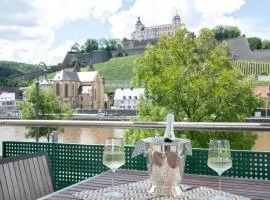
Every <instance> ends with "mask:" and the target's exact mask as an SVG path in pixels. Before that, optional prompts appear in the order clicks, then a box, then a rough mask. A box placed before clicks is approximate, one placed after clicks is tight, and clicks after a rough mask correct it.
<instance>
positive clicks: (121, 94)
mask: <svg viewBox="0 0 270 200" xmlns="http://www.w3.org/2000/svg"><path fill="white" fill-rule="evenodd" d="M143 97H144V88H126V89H124V88H120V89H116V90H115V93H114V99H113V100H114V106H113V107H112V108H113V109H131V110H137V109H138V104H139V102H140V98H143Z"/></svg>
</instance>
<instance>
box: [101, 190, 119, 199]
mask: <svg viewBox="0 0 270 200" xmlns="http://www.w3.org/2000/svg"><path fill="white" fill-rule="evenodd" d="M103 196H104V197H113V198H118V197H122V196H123V194H122V193H120V192H116V191H109V192H104V193H103Z"/></svg>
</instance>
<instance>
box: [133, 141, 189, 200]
mask: <svg viewBox="0 0 270 200" xmlns="http://www.w3.org/2000/svg"><path fill="white" fill-rule="evenodd" d="M143 149H145V151H144V154H145V155H146V156H147V160H148V171H149V178H150V182H151V186H150V188H149V192H150V193H152V194H156V195H172V196H178V195H180V194H181V193H182V189H181V186H180V183H181V182H182V179H183V176H184V170H185V161H186V155H191V154H192V148H191V143H190V140H188V139H179V138H176V139H175V140H174V141H173V142H164V138H163V137H160V138H146V139H143V140H140V141H139V142H138V143H137V144H136V146H135V149H134V152H135V153H134V152H133V153H134V155H135V154H136V155H138V154H140V152H141V151H142V150H143ZM136 155H135V156H136Z"/></svg>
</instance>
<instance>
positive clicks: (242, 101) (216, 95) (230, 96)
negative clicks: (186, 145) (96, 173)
mask: <svg viewBox="0 0 270 200" xmlns="http://www.w3.org/2000/svg"><path fill="white" fill-rule="evenodd" d="M228 58H229V52H228V48H227V46H226V44H225V43H219V44H218V43H217V41H216V40H215V37H214V33H213V32H212V31H211V30H209V29H202V30H201V31H200V34H199V36H198V37H197V38H196V37H195V36H194V34H193V33H191V32H189V31H188V30H186V29H180V30H178V31H177V32H176V34H175V36H174V37H172V38H169V37H167V36H162V37H161V39H160V40H159V42H158V44H157V46H155V47H154V46H148V47H147V50H146V52H145V53H144V56H142V57H140V58H139V59H138V61H137V63H136V70H135V83H136V84H137V85H139V86H141V87H145V90H146V97H147V101H146V102H144V103H142V105H141V106H140V107H139V113H140V117H141V120H147V121H154V120H162V121H164V119H165V116H166V115H164V113H168V112H173V113H174V115H175V119H176V120H177V121H191V122H206V121H207V122H209V121H212V122H223V121H225V122H239V121H243V120H244V119H245V118H246V117H247V116H250V114H251V113H252V111H253V110H254V109H255V108H256V107H257V106H258V105H259V104H260V103H261V100H260V98H259V97H257V96H253V94H252V89H251V82H250V80H247V79H245V80H243V79H241V75H240V74H239V73H238V72H237V71H235V70H234V69H233V67H232V66H231V64H230V60H229V59H228ZM137 133H138V132H137ZM137 133H136V131H129V133H128V134H127V135H126V139H127V141H128V142H134V138H132V137H133V136H135V140H136V139H138V138H136V137H137V136H136V134H137ZM151 134H152V133H149V132H148V133H147V131H143V133H141V134H139V137H141V135H143V136H147V135H148V136H149V135H151ZM177 134H178V136H180V135H181V136H185V137H188V138H190V139H192V144H193V146H194V147H207V146H208V145H207V142H208V141H209V139H210V138H211V137H215V136H217V137H221V138H228V139H230V138H232V137H234V141H237V142H235V143H233V145H232V147H233V148H251V147H252V145H253V144H254V140H255V138H256V136H255V135H253V134H248V135H246V134H244V133H239V134H234V135H232V134H231V133H226V134H220V133H216V134H213V133H209V132H208V133H201V134H198V133H194V132H181V133H177ZM239 141H241V142H239ZM243 144H244V146H243Z"/></svg>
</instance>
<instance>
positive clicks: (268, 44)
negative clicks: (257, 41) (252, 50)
mask: <svg viewBox="0 0 270 200" xmlns="http://www.w3.org/2000/svg"><path fill="white" fill-rule="evenodd" d="M262 49H270V40H263V41H262Z"/></svg>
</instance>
